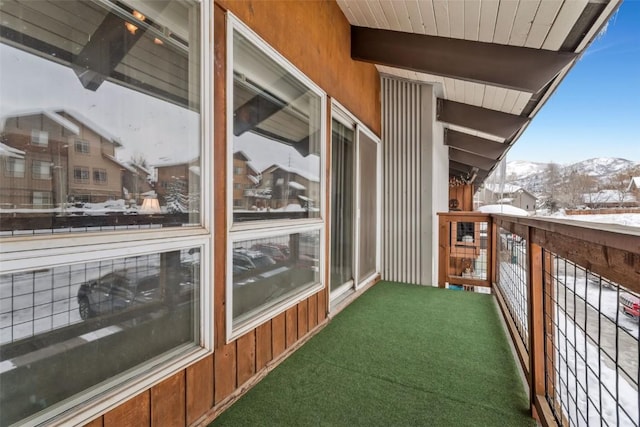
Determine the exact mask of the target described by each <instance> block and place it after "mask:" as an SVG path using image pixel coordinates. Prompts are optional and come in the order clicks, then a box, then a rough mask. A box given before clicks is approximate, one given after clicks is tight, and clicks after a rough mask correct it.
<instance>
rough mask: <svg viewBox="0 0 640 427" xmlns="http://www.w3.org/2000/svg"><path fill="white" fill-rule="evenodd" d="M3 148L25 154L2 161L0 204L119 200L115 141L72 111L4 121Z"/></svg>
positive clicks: (22, 205) (50, 205)
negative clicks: (3, 170) (2, 175)
mask: <svg viewBox="0 0 640 427" xmlns="http://www.w3.org/2000/svg"><path fill="white" fill-rule="evenodd" d="M2 138H3V140H4V141H5V144H6V145H7V146H9V147H12V148H14V149H16V150H22V151H24V153H25V156H24V158H20V159H17V158H15V157H11V156H9V157H7V159H14V160H7V161H6V162H4V165H3V167H4V168H5V172H4V176H5V178H6V179H4V180H3V188H4V189H3V191H2V196H1V200H2V202H1V203H4V204H7V205H15V206H16V207H20V208H53V207H56V206H57V207H59V206H60V205H61V204H62V203H68V202H104V201H106V200H109V199H119V198H121V197H122V166H121V165H120V164H119V162H118V161H117V160H116V159H115V155H116V154H115V153H116V149H117V148H119V147H120V146H121V143H120V142H119V140H118V138H116V137H115V136H113V135H111V134H110V133H109V132H107V131H105V130H103V129H100V128H99V127H97V126H96V125H95V124H93V123H92V122H91V121H90V120H89V119H87V118H86V117H83V116H82V115H80V114H79V113H77V112H72V111H65V110H55V111H54V110H44V111H33V112H25V113H20V114H17V115H11V116H8V117H4V118H3V130H2Z"/></svg>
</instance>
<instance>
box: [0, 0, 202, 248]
mask: <svg viewBox="0 0 640 427" xmlns="http://www.w3.org/2000/svg"><path fill="white" fill-rule="evenodd" d="M194 5H195V7H194ZM134 6H135V7H134ZM0 7H1V8H2V17H3V22H2V28H3V31H2V37H1V38H0V67H1V68H2V72H0V99H2V103H0V168H1V169H2V173H1V176H2V177H3V179H2V180H1V182H0V233H1V235H3V236H11V235H24V234H34V233H38V234H41V233H43V232H46V231H47V230H49V231H50V232H54V231H56V232H60V231H82V230H113V229H116V228H118V227H127V228H129V229H136V228H147V227H148V226H179V225H184V224H199V223H200V215H199V212H200V194H199V192H200V113H199V112H200V107H199V105H200V99H199V98H200V93H199V92H200V71H199V69H200V66H199V58H200V46H199V41H198V34H199V33H198V28H199V17H198V13H197V9H198V8H197V5H196V4H195V3H194V2H187V1H176V2H140V1H135V2H134V1H127V0H124V1H119V2H101V3H100V2H86V1H80V0H68V1H65V2H60V1H46V0H43V1H38V2H19V1H16V0H6V1H3V2H2V4H1V5H0ZM50 16H51V17H53V16H56V17H64V18H63V19H53V18H48V17H50ZM43 76H46V78H45V77H43ZM169 164H171V165H173V166H175V167H169V166H168V165H169ZM145 199H155V200H158V202H159V207H160V209H159V211H158V212H154V213H153V215H151V214H149V213H148V212H145V211H141V209H140V208H141V206H142V204H143V203H144V201H145Z"/></svg>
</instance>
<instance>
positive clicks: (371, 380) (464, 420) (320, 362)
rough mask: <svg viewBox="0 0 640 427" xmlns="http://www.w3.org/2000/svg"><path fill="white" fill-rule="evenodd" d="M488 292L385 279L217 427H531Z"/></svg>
mask: <svg viewBox="0 0 640 427" xmlns="http://www.w3.org/2000/svg"><path fill="white" fill-rule="evenodd" d="M532 425H535V422H534V420H533V419H532V418H531V417H530V416H529V410H528V399H527V395H526V393H525V390H524V386H523V384H522V381H521V380H520V377H519V375H518V373H517V370H516V361H515V360H514V358H513V356H512V353H511V351H510V349H509V345H508V342H507V337H506V336H505V334H504V331H503V329H502V326H501V325H500V320H499V318H498V313H497V311H496V308H495V306H494V302H493V300H492V297H491V296H489V295H483V294H475V293H472V292H462V291H452V290H444V289H435V288H430V287H421V286H414V285H406V284H399V283H390V282H381V283H378V284H377V285H375V286H374V287H373V288H372V289H370V290H369V291H367V292H366V293H365V294H364V295H362V296H361V297H360V298H358V299H357V300H356V301H355V302H354V303H352V304H351V305H350V306H349V307H347V308H346V309H345V310H344V311H342V312H341V313H340V314H339V315H338V316H336V317H335V318H334V319H333V320H332V321H331V322H330V323H329V324H328V325H327V326H326V327H325V328H324V329H323V330H322V331H321V332H320V333H319V334H317V335H316V336H315V337H314V338H313V339H311V340H310V341H309V342H308V343H306V344H305V345H304V346H303V347H302V348H301V349H299V350H298V351H296V352H295V353H294V354H293V355H291V356H290V357H289V358H288V359H287V360H285V361H284V362H283V363H282V364H281V365H280V366H278V368H276V369H275V370H274V371H273V372H271V373H270V374H269V375H268V376H267V377H266V378H265V379H264V380H263V381H261V382H260V383H259V384H257V385H256V386H255V387H254V388H253V389H252V390H250V391H249V392H248V393H247V394H246V395H245V396H244V397H242V399H240V400H239V401H238V402H237V403H235V404H234V405H233V406H232V407H231V408H229V409H228V410H227V411H225V412H224V413H223V414H221V415H220V416H219V417H218V418H217V419H216V420H215V421H214V422H213V423H212V424H211V426H501V427H502V426H532Z"/></svg>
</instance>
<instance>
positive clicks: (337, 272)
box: [330, 119, 356, 298]
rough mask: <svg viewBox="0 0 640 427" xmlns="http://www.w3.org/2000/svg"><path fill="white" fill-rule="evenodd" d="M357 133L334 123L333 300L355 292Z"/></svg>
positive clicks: (332, 142)
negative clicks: (353, 289) (347, 292)
mask: <svg viewBox="0 0 640 427" xmlns="http://www.w3.org/2000/svg"><path fill="white" fill-rule="evenodd" d="M354 177H355V132H354V126H347V125H345V124H343V123H342V122H340V121H338V120H336V119H333V120H332V123H331V267H330V268H331V280H330V288H331V297H332V298H335V297H336V296H339V295H341V294H342V293H344V292H346V291H348V290H349V289H351V288H353V278H354V262H353V261H354V254H355V253H354V249H355V246H354V231H355V228H354V210H355V206H354V205H355V200H356V198H355V195H354Z"/></svg>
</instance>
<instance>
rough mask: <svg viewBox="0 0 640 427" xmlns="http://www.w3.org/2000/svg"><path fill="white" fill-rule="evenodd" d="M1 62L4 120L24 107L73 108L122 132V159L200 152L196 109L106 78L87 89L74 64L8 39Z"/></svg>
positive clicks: (176, 158)
mask: <svg viewBox="0 0 640 427" xmlns="http://www.w3.org/2000/svg"><path fill="white" fill-rule="evenodd" d="M0 67H1V72H0V120H1V122H0V126H4V118H5V117H8V116H12V115H17V114H19V113H22V112H30V111H37V110H42V109H48V110H50V109H55V110H59V109H70V110H74V111H77V112H79V113H81V114H82V115H84V116H86V117H87V118H89V119H90V120H92V121H93V122H95V123H96V124H97V125H99V126H100V127H101V128H103V129H105V130H107V131H109V133H111V134H113V135H114V136H116V137H118V138H120V140H121V142H122V148H120V149H119V150H117V152H116V156H117V158H118V159H119V160H125V161H126V160H130V159H131V157H132V156H134V155H140V154H141V155H143V156H144V158H146V160H147V162H148V163H149V164H152V165H153V164H158V163H163V162H167V161H171V162H182V161H188V160H191V159H193V158H195V157H198V156H199V151H200V150H199V148H200V144H199V138H200V132H199V129H200V115H199V114H198V113H195V112H193V111H190V110H187V109H185V108H182V107H179V106H177V105H175V104H171V103H169V102H165V101H162V100H160V99H157V98H154V97H152V96H149V95H145V94H143V93H141V92H138V91H134V90H131V89H129V88H126V87H124V86H120V85H116V84H113V83H111V82H108V81H105V82H104V83H103V84H102V85H101V86H100V87H99V88H98V90H97V91H95V92H93V91H90V90H87V89H84V88H83V87H82V85H81V84H80V81H79V80H78V78H77V77H76V75H75V73H74V72H73V70H71V69H70V68H68V67H65V66H63V65H60V64H57V63H54V62H52V61H48V60H45V59H42V58H40V57H37V56H35V55H31V54H28V53H26V52H24V51H21V50H18V49H15V48H12V47H10V46H7V45H5V44H0ZM52 83H53V84H52Z"/></svg>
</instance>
